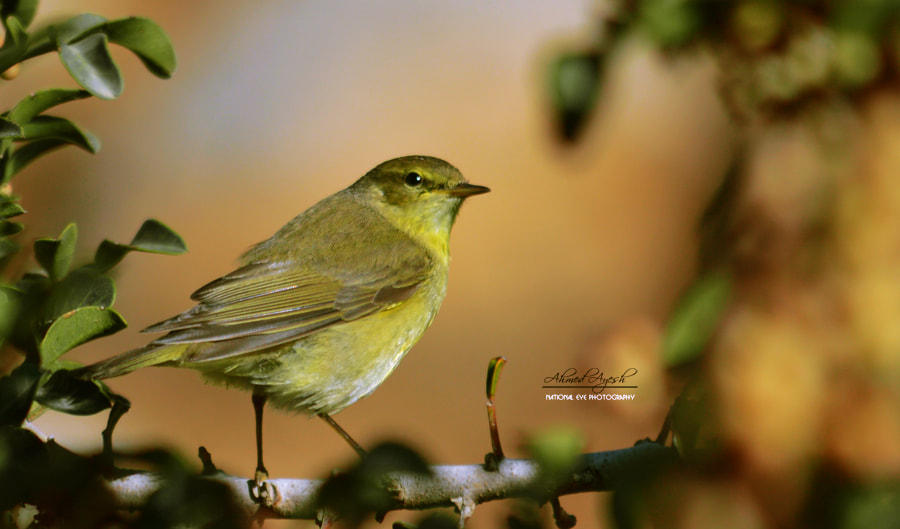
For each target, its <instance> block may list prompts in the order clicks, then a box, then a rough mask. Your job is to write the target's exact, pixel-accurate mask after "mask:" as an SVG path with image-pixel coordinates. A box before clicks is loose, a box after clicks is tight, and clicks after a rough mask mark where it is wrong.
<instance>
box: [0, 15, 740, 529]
mask: <svg viewBox="0 0 900 529" xmlns="http://www.w3.org/2000/svg"><path fill="white" fill-rule="evenodd" d="M596 9H598V5H597V3H595V2H593V1H566V2H545V1H541V0H533V1H517V2H482V1H479V0H464V1H456V2H438V1H424V2H423V1H414V0H388V1H383V2H377V3H376V2H364V1H343V2H327V1H324V0H310V1H302V2H300V1H287V0H285V1H274V0H273V1H267V2H240V1H234V0H219V1H215V2H212V1H208V0H199V1H194V2H188V3H185V2H159V1H153V2H151V1H147V0H143V1H142V0H106V1H101V0H93V1H91V0H85V1H80V2H71V1H61V0H58V1H51V0H44V1H43V2H42V3H41V11H40V12H39V14H38V16H39V18H38V21H37V22H38V23H40V22H42V21H44V20H48V19H51V18H52V17H57V16H62V15H71V14H76V13H79V12H86V11H89V12H95V13H98V14H102V15H104V16H106V17H108V18H118V17H123V16H130V15H142V16H147V17H149V18H151V19H153V20H155V21H156V22H158V23H159V24H160V25H161V26H162V27H163V28H164V29H165V30H166V31H167V32H168V34H169V35H170V37H171V39H172V41H173V43H174V45H175V48H176V51H177V54H178V69H177V71H176V73H175V75H174V77H173V78H172V79H170V80H168V81H161V80H159V79H157V78H155V77H153V76H151V75H150V74H149V73H147V72H146V71H145V70H144V68H143V66H142V65H141V64H140V63H139V61H138V60H137V59H135V58H134V57H133V56H131V55H130V54H129V53H128V52H126V51H125V50H121V49H117V50H114V53H115V55H116V57H117V58H119V59H120V65H121V66H122V68H123V70H124V77H125V79H126V88H125V92H124V94H123V95H122V97H121V98H120V99H118V100H116V101H113V102H106V101H99V100H96V99H90V100H86V101H82V102H77V103H74V104H70V105H66V106H65V107H61V109H62V110H61V111H60V113H62V114H64V115H66V116H67V117H70V118H71V119H73V120H74V121H75V122H76V123H78V124H79V125H81V126H83V127H84V128H86V129H88V130H90V131H92V132H94V133H95V134H97V135H98V136H99V137H100V138H101V140H102V141H103V148H102V150H101V151H100V153H99V154H97V155H95V156H91V155H89V154H86V153H83V152H80V151H77V150H75V149H67V150H63V151H61V152H59V153H57V154H55V155H53V156H50V157H48V158H46V159H45V160H41V161H40V162H39V163H37V164H35V165H34V166H32V167H30V168H29V169H28V170H26V172H25V173H23V174H22V175H21V176H20V177H18V178H17V180H16V181H15V182H14V189H15V191H16V192H17V193H18V194H21V195H22V196H23V200H22V203H23V205H24V206H25V207H26V209H28V211H29V213H28V215H27V216H26V217H25V218H24V222H25V224H26V225H27V227H28V231H27V232H26V233H25V234H24V235H23V236H22V237H23V240H24V241H30V240H32V239H34V238H38V237H44V236H55V235H57V234H58V233H59V232H60V231H61V230H62V228H63V227H64V226H65V225H66V223H68V222H69V221H75V222H77V223H78V226H79V235H80V247H81V248H82V250H83V252H84V253H83V254H82V257H84V258H85V259H87V258H88V257H89V255H90V251H91V249H93V248H95V247H96V245H97V244H99V242H100V241H101V240H102V239H103V238H111V239H113V240H116V241H121V242H127V241H128V240H129V239H130V237H131V236H132V234H133V233H134V232H135V230H136V229H137V228H138V227H139V226H140V224H141V222H142V221H143V220H144V219H146V218H149V217H153V218H158V219H160V220H162V221H163V222H165V223H167V224H169V225H170V226H172V227H173V228H174V229H176V230H177V231H178V232H179V233H180V234H181V235H182V236H183V237H184V238H185V240H186V241H187V244H188V246H189V249H190V252H189V253H188V254H187V255H184V256H180V257H166V256H156V255H143V254H133V255H131V256H129V257H128V258H127V259H126V261H125V262H124V264H123V265H122V266H120V267H119V268H117V272H116V273H117V280H118V288H119V292H118V299H117V302H116V308H117V309H118V310H119V311H120V312H121V313H122V314H123V315H124V316H125V318H126V319H127V320H128V322H129V324H130V327H129V329H128V330H126V331H125V332H122V333H120V334H117V335H115V336H113V337H110V338H108V339H104V340H100V341H97V342H93V343H90V344H87V345H85V346H82V347H81V348H79V349H78V350H77V351H75V352H74V353H73V355H72V356H73V358H74V359H77V360H80V361H83V362H86V363H87V362H92V361H96V360H99V359H101V358H104V357H107V356H110V355H112V354H115V353H117V352H121V351H124V350H127V349H129V348H132V347H136V346H139V345H141V344H142V343H144V342H145V341H146V340H148V337H147V336H146V335H141V334H139V333H138V331H139V329H141V328H143V327H145V326H147V325H150V324H152V323H155V322H157V321H159V320H162V319H165V318H167V317H169V316H171V315H173V314H175V313H177V312H180V311H182V310H185V309H187V308H189V307H190V306H191V302H190V300H189V297H188V296H189V294H190V293H191V292H192V291H193V290H194V289H196V288H197V287H199V286H201V285H203V284H204V283H206V282H207V281H209V280H211V279H214V278H216V277H218V276H220V275H222V274H224V273H226V272H228V271H230V270H231V269H232V267H233V266H234V264H235V259H236V257H237V256H238V255H240V254H241V253H242V252H243V251H244V250H246V249H247V248H248V247H249V246H250V245H252V244H253V243H256V242H258V241H260V240H262V239H265V238H266V237H268V236H269V235H270V234H271V233H273V232H274V231H275V230H276V229H277V228H278V227H280V226H281V225H282V224H283V223H285V222H286V221H287V220H289V219H290V218H292V217H293V216H294V215H296V214H298V213H299V212H301V211H302V210H304V209H306V208H307V207H309V206H310V205H312V204H313V203H315V202H316V201H317V200H319V199H321V198H322V197H324V196H326V195H328V194H331V193H333V192H335V191H337V190H339V189H341V188H343V187H345V186H347V185H349V184H350V183H352V182H353V181H354V180H355V179H356V178H358V177H359V176H361V175H362V174H364V173H365V172H366V171H367V170H368V169H370V168H371V167H373V166H374V165H376V164H377V163H380V162H381V161H384V160H386V159H388V158H391V157H394V156H399V155H405V154H429V155H434V156H438V157H442V158H445V159H447V160H448V161H450V162H451V163H453V164H455V165H456V166H458V167H459V168H460V169H461V170H462V171H463V173H464V174H465V175H466V176H467V177H468V178H469V180H470V181H472V182H474V183H478V184H482V185H487V186H489V187H491V188H492V189H493V192H492V193H490V194H488V195H485V196H480V197H476V198H474V199H472V200H471V201H469V202H468V203H467V204H466V205H465V207H464V208H463V211H462V214H461V215H460V218H459V219H458V222H457V225H456V228H455V230H454V234H453V238H452V244H451V248H452V255H453V264H452V267H451V278H450V285H449V291H448V296H447V299H446V301H445V302H444V306H443V309H442V310H441V313H440V315H439V316H438V318H437V319H436V321H435V323H434V325H433V326H432V328H431V329H430V330H429V332H428V333H426V335H425V337H424V338H423V339H422V340H421V341H420V342H419V344H418V345H417V346H416V347H415V348H414V349H413V351H412V352H411V353H410V355H409V356H408V357H407V358H406V360H405V361H404V362H403V363H402V364H401V365H400V367H399V368H398V369H397V371H396V372H395V373H394V375H393V376H392V377H390V378H389V379H388V380H387V381H386V382H385V383H384V384H383V386H382V387H381V388H380V389H379V390H378V391H376V392H375V394H374V395H373V396H372V397H370V398H368V399H365V400H364V401H361V402H359V403H357V404H356V405H354V406H352V407H351V408H349V409H347V410H346V411H344V412H342V413H340V414H339V415H338V416H336V419H337V420H338V421H339V422H340V423H341V424H342V425H343V426H344V427H345V428H346V429H347V430H348V431H349V432H351V433H352V435H354V437H356V439H357V440H358V441H360V442H361V443H362V444H363V445H364V446H366V445H372V444H374V443H376V442H378V441H379V440H384V439H400V440H403V441H405V442H407V443H410V444H411V445H413V446H414V447H416V448H418V449H420V450H421V451H422V452H423V453H424V454H425V455H426V456H427V457H428V458H429V459H430V461H432V462H434V463H437V464H457V463H460V464H461V463H478V462H480V461H482V459H483V456H484V454H485V453H486V452H487V451H489V449H490V442H489V437H488V430H487V422H486V416H485V409H484V403H485V398H484V377H485V371H486V367H487V364H488V361H489V359H490V358H492V357H494V356H500V355H502V356H505V357H506V358H507V360H508V362H509V363H508V365H507V367H506V369H505V370H504V372H503V375H502V379H501V384H500V391H499V395H498V397H497V402H498V406H499V410H498V415H499V421H500V429H501V435H502V438H503V440H504V442H505V448H506V451H507V453H508V455H511V456H513V457H516V456H522V455H523V454H524V453H523V451H522V449H521V445H522V443H523V442H524V440H525V439H526V438H527V437H528V436H529V435H531V434H533V433H535V432H540V431H542V430H546V429H547V428H551V427H554V426H558V425H572V426H574V427H576V428H578V429H579V430H580V431H581V432H582V433H583V435H584V439H585V442H586V447H585V448H586V450H589V451H599V450H609V449H615V448H622V447H626V446H630V445H631V444H632V443H633V442H634V441H635V440H636V439H639V438H643V437H648V436H655V435H656V433H657V431H658V429H659V426H660V425H661V422H662V418H663V417H662V415H661V412H660V410H664V406H660V403H661V402H662V403H664V402H666V400H667V399H668V398H669V396H670V394H669V391H668V389H667V388H666V387H665V386H664V385H663V384H662V382H661V379H659V378H658V377H656V376H648V377H647V378H643V379H642V376H643V372H639V374H638V375H637V376H636V382H637V383H638V384H639V385H641V387H640V389H639V391H638V392H637V393H636V395H637V398H636V401H635V402H610V401H602V402H599V403H597V402H592V403H574V402H557V401H546V400H545V394H546V393H547V391H545V390H543V389H541V385H542V384H543V379H544V377H548V376H552V375H553V374H555V373H557V372H559V371H563V370H565V369H566V368H568V367H584V366H587V365H590V366H595V367H598V368H600V369H608V370H610V371H611V370H613V369H619V367H620V366H619V365H616V364H615V362H613V361H612V360H609V361H608V362H607V360H606V359H605V358H604V357H603V355H602V354H599V353H598V351H602V350H605V349H604V348H603V347H601V346H600V345H598V344H604V343H606V344H607V345H608V340H609V339H610V338H609V336H607V332H608V330H609V329H610V328H612V327H613V326H614V325H620V324H621V323H622V322H623V321H625V322H628V323H627V324H626V328H628V329H631V332H632V333H633V334H632V335H631V337H632V338H635V337H636V338H635V339H637V340H641V339H648V340H653V339H655V336H654V334H653V332H652V331H646V329H648V328H651V327H652V322H658V321H662V320H663V319H664V318H665V317H666V315H667V314H668V312H669V310H670V309H671V307H672V305H673V303H674V301H675V300H676V298H677V297H678V295H679V293H680V292H681V291H682V290H683V288H684V287H685V286H686V285H687V284H688V282H689V281H690V279H691V277H692V275H693V273H694V271H695V268H696V266H697V263H696V262H695V255H696V245H697V234H696V226H697V219H698V217H699V214H700V212H701V211H702V209H703V207H704V204H705V203H706V202H707V201H708V200H709V198H710V196H711V194H712V192H713V191H714V189H715V187H716V185H717V183H718V182H719V181H720V176H721V173H722V171H723V170H724V168H725V165H726V164H727V160H728V155H729V153H730V149H731V147H732V140H733V137H732V136H733V131H732V130H731V129H730V128H729V125H728V119H727V118H726V114H725V112H724V110H723V109H722V107H721V104H720V102H719V100H718V98H717V97H716V92H715V84H714V70H713V68H712V64H711V63H709V62H708V61H705V60H702V59H698V60H691V61H681V60H675V61H671V60H665V59H664V58H663V57H661V56H660V55H659V54H658V53H656V52H653V51H651V49H650V47H649V46H643V45H641V44H640V43H639V42H636V43H633V44H631V45H629V46H627V47H626V49H625V50H624V51H623V52H622V54H621V55H622V57H621V58H617V59H615V60H613V61H612V63H611V65H610V70H609V72H608V77H607V78H606V81H605V84H604V86H603V98H602V100H601V103H600V105H599V107H598V108H597V109H596V113H595V116H594V119H592V120H591V122H590V124H589V125H588V128H587V130H586V131H585V133H584V137H583V139H582V141H580V142H579V143H578V144H577V145H576V146H566V145H564V144H563V143H561V142H560V141H559V140H558V138H557V135H556V133H555V130H554V128H553V123H552V112H551V109H550V104H549V97H548V89H547V71H548V67H549V65H550V63H551V62H552V60H553V59H554V57H555V56H556V55H557V54H558V53H559V52H560V51H561V50H571V49H573V48H576V49H577V48H578V47H579V46H587V45H588V44H589V43H590V42H591V39H592V35H593V34H592V30H593V27H592V25H591V24H590V22H591V20H592V18H591V17H592V15H593V13H594V10H596ZM47 86H66V87H71V86H74V82H73V81H72V80H71V79H70V78H69V76H68V75H67V74H66V72H65V71H64V69H63V67H62V65H61V64H59V63H58V61H57V60H56V59H55V58H54V57H52V56H48V57H46V58H42V59H39V60H36V61H32V63H26V65H25V68H24V69H23V72H22V74H21V75H20V78H19V79H18V80H16V81H13V82H5V83H4V85H3V90H2V92H0V99H2V103H3V105H6V106H7V107H8V106H9V105H11V104H12V103H14V102H15V101H18V99H19V98H21V97H22V96H23V95H24V94H26V93H28V92H29V91H31V90H34V89H37V88H42V87H47ZM30 265H33V263H32V264H30ZM642 337H644V338H642ZM607 349H608V348H607ZM605 362H607V363H605ZM110 385H111V386H112V387H113V388H114V389H115V390H117V391H119V392H121V393H123V394H124V395H125V396H127V397H128V398H129V399H130V400H131V402H132V405H133V407H132V410H131V412H130V413H128V414H127V415H126V416H125V418H124V419H123V420H122V421H121V423H120V425H119V427H118V429H117V432H116V433H117V435H116V442H117V445H118V446H119V447H122V448H129V447H130V448H136V447H144V446H151V445H158V444H162V445H165V446H169V447H172V448H174V449H176V450H178V451H180V452H181V453H182V454H185V456H186V457H193V455H194V454H195V453H196V450H197V447H199V446H201V445H202V446H205V447H206V448H207V449H209V450H210V452H211V453H212V455H213V459H214V461H215V463H216V464H217V465H218V466H219V467H220V468H222V469H224V470H225V471H227V472H229V473H232V474H237V475H246V476H250V475H252V472H253V469H254V465H255V460H254V455H255V454H254V439H253V428H252V425H253V414H252V408H251V406H250V398H249V395H248V394H246V393H242V392H239V391H229V390H225V389H222V388H218V387H213V386H208V385H204V384H203V383H201V381H200V378H199V377H198V376H197V375H196V374H195V373H192V372H189V371H181V370H175V369H147V370H143V371H140V372H136V373H133V374H131V375H128V376H127V377H125V378H121V379H116V380H112V381H110ZM104 422H105V416H104V415H102V414H101V415H99V416H96V417H87V418H84V417H69V416H63V415H60V414H55V413H48V414H46V415H45V416H43V417H41V418H40V419H39V420H38V421H37V423H36V427H38V428H39V429H41V430H42V431H43V433H45V434H47V435H49V436H52V437H54V438H56V439H57V441H59V442H60V443H62V444H63V445H65V446H67V447H70V448H72V449H74V450H76V451H84V452H89V451H93V450H97V449H99V447H100V431H101V430H102V429H103V426H104ZM265 436H266V439H265V447H266V461H267V466H268V467H269V470H270V473H271V474H272V476H273V477H310V478H311V477H323V476H326V475H327V474H328V473H329V472H330V471H331V470H332V469H334V468H337V467H340V466H341V465H342V464H346V463H348V462H349V461H351V460H352V458H353V457H355V456H354V454H353V453H352V452H351V451H350V449H349V447H347V446H346V445H345V444H344V443H343V442H342V441H341V440H340V439H339V438H338V437H337V436H336V435H335V434H334V433H333V432H332V431H331V430H330V429H329V428H328V427H327V426H326V425H325V424H324V423H322V422H321V421H318V420H312V419H307V418H305V417H296V416H289V415H284V414H280V413H277V412H271V411H270V412H269V413H268V414H267V416H266V424H265ZM198 466H199V462H198ZM604 501H606V495H604V494H589V495H580V496H576V497H566V498H564V499H563V505H564V506H565V507H566V508H567V509H568V510H569V511H570V512H572V513H573V514H575V515H577V516H578V517H579V527H598V526H603V525H604V523H605V522H604V520H603V517H604V515H603V514H602V510H601V505H602V503H603V502H604ZM502 513H503V507H502V506H497V505H488V506H482V507H480V508H479V509H477V510H476V514H475V516H474V518H473V519H472V521H471V526H473V527H491V526H495V525H497V524H499V523H500V520H501V516H502ZM410 518H415V516H414V515H409V514H408V513H392V514H391V515H389V517H388V519H387V521H386V522H385V523H390V522H391V521H393V520H396V519H410ZM296 523H298V524H300V525H303V523H300V522H296ZM304 523H307V524H308V525H311V523H308V522H304ZM284 525H291V526H292V525H293V523H290V522H288V523H284Z"/></svg>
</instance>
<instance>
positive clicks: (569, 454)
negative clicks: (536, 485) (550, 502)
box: [528, 427, 584, 488]
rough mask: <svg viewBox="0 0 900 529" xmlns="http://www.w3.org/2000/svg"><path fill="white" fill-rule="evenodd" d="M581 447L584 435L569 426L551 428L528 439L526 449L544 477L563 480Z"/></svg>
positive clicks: (569, 471) (570, 470)
mask: <svg viewBox="0 0 900 529" xmlns="http://www.w3.org/2000/svg"><path fill="white" fill-rule="evenodd" d="M583 449H584V437H583V436H582V435H581V433H580V432H578V431H577V430H574V429H572V428H570V427H556V428H552V429H550V430H546V431H544V432H541V433H539V434H538V435H535V436H533V437H532V438H531V439H529V440H528V451H529V452H530V453H531V456H532V457H533V458H534V460H535V462H537V464H538V467H539V468H540V469H541V473H542V474H543V476H544V479H545V480H546V481H550V482H556V481H563V480H565V479H566V478H567V477H568V474H569V473H571V472H572V471H573V470H574V469H575V465H576V464H577V462H578V460H579V458H580V456H581V451H582V450H583ZM551 488H552V487H551Z"/></svg>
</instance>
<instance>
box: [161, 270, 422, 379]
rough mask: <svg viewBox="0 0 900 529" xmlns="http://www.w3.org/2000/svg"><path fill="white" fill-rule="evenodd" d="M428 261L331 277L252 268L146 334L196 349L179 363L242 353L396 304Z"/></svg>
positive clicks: (203, 292)
mask: <svg viewBox="0 0 900 529" xmlns="http://www.w3.org/2000/svg"><path fill="white" fill-rule="evenodd" d="M428 270H429V267H428V262H427V260H425V259H422V260H418V259H417V260H412V261H411V262H407V263H406V264H404V265H403V266H400V267H399V269H398V267H396V266H394V267H390V268H385V269H383V270H375V271H367V272H366V273H359V274H351V277H342V278H336V277H331V276H329V275H327V274H324V273H321V272H318V271H315V270H311V269H309V268H308V267H298V266H296V265H295V264H294V263H289V262H288V263H273V262H257V263H252V264H249V265H247V266H244V267H242V268H239V269H238V270H235V271H234V272H232V273H230V274H228V275H226V276H224V277H222V278H220V279H217V280H215V281H213V282H212V283H209V284H207V285H206V286H204V287H202V288H201V289H200V290H198V291H197V292H195V293H194V294H193V295H192V296H191V297H192V299H194V300H196V301H198V302H199V303H198V305H197V306H196V307H194V308H193V309H191V310H189V311H187V312H184V313H182V314H180V315H178V316H176V317H174V318H172V319H169V320H166V321H164V322H161V323H158V324H156V325H153V326H151V327H148V328H147V329H145V332H167V333H168V334H166V335H165V336H163V337H161V338H159V339H157V340H155V341H154V342H153V343H154V344H159V345H167V344H203V346H202V347H193V348H191V351H192V353H191V354H190V356H189V357H187V358H184V359H183V361H184V362H186V363H194V362H205V361H211V360H219V359H222V358H228V357H233V356H237V355H244V354H249V353H253V352H257V351H261V350H263V349H266V348H269V347H273V346H275V345H279V344H283V343H287V342H290V341H293V340H296V339H298V338H300V337H302V336H306V335H308V334H312V333H314V332H317V331H320V330H322V329H324V328H327V327H330V326H332V325H336V324H340V323H342V322H346V321H352V320H355V319H359V318H363V317H365V316H367V315H369V314H372V313H374V312H377V311H380V310H385V309H387V308H390V307H393V306H396V305H397V304H399V303H403V302H404V301H406V300H407V299H409V297H410V296H412V295H413V293H415V291H416V290H417V289H418V288H419V287H420V286H421V285H422V282H423V281H424V280H425V279H426V278H427V277H428Z"/></svg>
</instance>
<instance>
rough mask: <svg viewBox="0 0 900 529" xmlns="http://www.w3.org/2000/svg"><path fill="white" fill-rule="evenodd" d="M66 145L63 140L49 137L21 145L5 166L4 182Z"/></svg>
mask: <svg viewBox="0 0 900 529" xmlns="http://www.w3.org/2000/svg"><path fill="white" fill-rule="evenodd" d="M65 145H67V142H65V141H63V140H58V139H55V138H48V139H44V140H34V141H30V142H28V143H26V144H25V145H23V146H21V147H19V148H18V149H16V150H15V151H14V152H13V154H12V156H11V157H10V159H9V162H8V163H7V164H6V166H5V167H4V174H3V182H8V181H9V179H10V178H12V177H13V176H15V175H16V174H17V173H19V172H20V171H21V170H22V169H24V168H25V167H27V166H28V165H30V164H31V162H33V161H35V160H37V159H38V158H40V157H41V156H43V155H44V154H47V153H48V152H50V151H52V150H54V149H58V148H60V147H64V146H65Z"/></svg>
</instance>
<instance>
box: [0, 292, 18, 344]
mask: <svg viewBox="0 0 900 529" xmlns="http://www.w3.org/2000/svg"><path fill="white" fill-rule="evenodd" d="M21 310H22V293H21V292H20V291H18V290H16V289H14V288H12V287H7V286H0V339H2V340H6V338H7V337H8V336H9V335H10V333H12V332H13V329H14V327H15V324H16V321H17V320H18V318H19V314H20V312H21Z"/></svg>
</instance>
